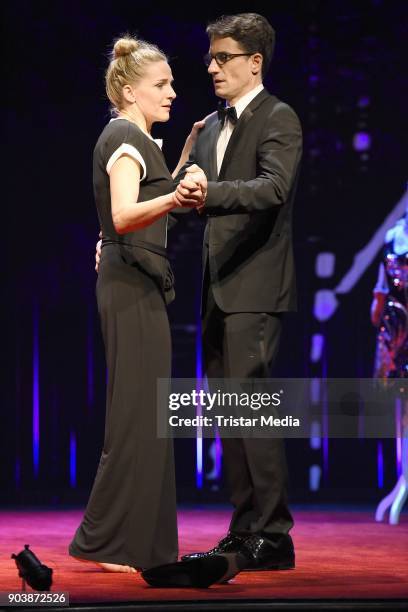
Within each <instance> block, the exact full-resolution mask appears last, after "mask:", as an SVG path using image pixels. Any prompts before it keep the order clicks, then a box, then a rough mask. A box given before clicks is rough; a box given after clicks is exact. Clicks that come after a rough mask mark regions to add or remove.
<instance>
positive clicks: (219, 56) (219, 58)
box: [203, 51, 253, 68]
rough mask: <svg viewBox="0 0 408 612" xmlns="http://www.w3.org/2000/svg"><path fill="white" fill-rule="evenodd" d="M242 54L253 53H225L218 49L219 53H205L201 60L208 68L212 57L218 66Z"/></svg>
mask: <svg viewBox="0 0 408 612" xmlns="http://www.w3.org/2000/svg"><path fill="white" fill-rule="evenodd" d="M242 55H253V53H225V52H223V51H220V52H219V53H214V55H212V54H211V53H206V54H205V55H204V57H203V60H204V64H205V65H206V66H207V68H208V66H209V65H210V64H211V62H212V61H213V59H215V61H216V62H217V64H218V66H223V65H224V64H226V63H227V62H229V61H230V60H232V59H233V58H234V57H241V56H242Z"/></svg>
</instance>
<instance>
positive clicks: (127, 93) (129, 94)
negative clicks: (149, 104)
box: [122, 85, 136, 104]
mask: <svg viewBox="0 0 408 612" xmlns="http://www.w3.org/2000/svg"><path fill="white" fill-rule="evenodd" d="M122 93H123V97H124V99H125V100H126V102H129V104H133V103H134V102H136V100H135V94H134V92H133V89H132V88H131V86H130V85H124V86H123V88H122Z"/></svg>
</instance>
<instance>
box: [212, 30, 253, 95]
mask: <svg viewBox="0 0 408 612" xmlns="http://www.w3.org/2000/svg"><path fill="white" fill-rule="evenodd" d="M209 52H210V54H211V55H213V56H214V55H215V54H216V53H246V51H245V49H243V48H242V47H241V46H240V44H239V43H238V42H237V41H236V40H234V39H233V38H230V37H227V38H213V39H212V41H211V45H210V50H209ZM252 57H253V56H250V55H249V56H248V55H242V56H240V57H233V58H232V59H230V60H229V61H227V62H226V63H225V64H223V65H222V66H219V65H218V64H217V62H216V61H215V59H213V60H212V61H211V64H210V65H209V66H208V73H209V74H210V75H211V77H212V80H213V84H214V89H215V95H216V96H218V97H219V98H224V99H225V100H228V102H229V103H230V104H234V103H235V101H236V100H238V99H239V98H241V97H242V96H244V95H245V94H246V93H247V92H248V91H250V90H251V89H252V88H253V87H254V85H255V84H256V83H254V78H256V77H254V74H253V61H252Z"/></svg>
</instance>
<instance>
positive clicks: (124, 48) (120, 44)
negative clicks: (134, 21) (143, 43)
mask: <svg viewBox="0 0 408 612" xmlns="http://www.w3.org/2000/svg"><path fill="white" fill-rule="evenodd" d="M139 46H140V45H139V42H138V41H137V40H136V39H135V38H131V37H130V36H126V37H124V38H119V39H118V40H117V41H116V42H115V44H114V46H113V57H114V59H117V58H118V57H122V56H124V55H129V54H130V53H133V51H136V49H138V48H139Z"/></svg>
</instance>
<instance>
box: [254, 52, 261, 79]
mask: <svg viewBox="0 0 408 612" xmlns="http://www.w3.org/2000/svg"><path fill="white" fill-rule="evenodd" d="M262 62H263V57H262V55H261V53H254V55H253V56H252V74H258V73H259V72H260V71H261V70H262Z"/></svg>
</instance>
